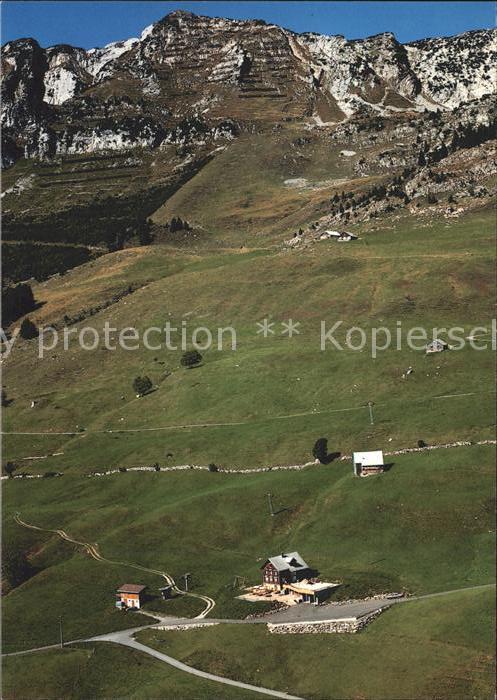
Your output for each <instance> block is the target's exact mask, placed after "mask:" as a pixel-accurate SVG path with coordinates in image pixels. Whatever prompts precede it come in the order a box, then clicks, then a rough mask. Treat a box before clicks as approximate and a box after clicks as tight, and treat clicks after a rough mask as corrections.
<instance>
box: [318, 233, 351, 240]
mask: <svg viewBox="0 0 497 700" xmlns="http://www.w3.org/2000/svg"><path fill="white" fill-rule="evenodd" d="M330 238H334V239H335V240H336V241H356V240H357V238H358V237H357V236H356V235H354V234H353V233H350V231H325V232H324V233H323V234H321V236H320V239H321V240H322V241H325V240H327V239H330Z"/></svg>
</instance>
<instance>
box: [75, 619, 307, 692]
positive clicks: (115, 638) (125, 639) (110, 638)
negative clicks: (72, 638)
mask: <svg viewBox="0 0 497 700" xmlns="http://www.w3.org/2000/svg"><path fill="white" fill-rule="evenodd" d="M197 624H198V621H197ZM207 624H209V623H207ZM141 629H143V628H141ZM136 631H137V630H124V631H122V632H114V633H112V634H107V635H100V636H98V637H93V638H92V639H88V640H87V641H88V642H113V643H114V644H122V645H124V646H127V647H131V649H136V650H137V651H141V652H143V653H144V654H148V655H149V656H153V657H154V658H156V659H158V660H159V661H163V662H164V663H166V664H169V665H170V666H174V668H177V669H179V670H180V671H184V672H185V673H190V674H191V675H193V676H198V677H199V678H205V679H206V680H208V681H215V682H216V683H224V684H225V685H232V686H235V687H236V688H242V689H243V690H252V691H253V692H255V693H260V694H262V695H270V696H271V697H273V698H284V699H285V700H302V698H298V697H297V696H295V695H288V693H281V692H279V691H278V690H269V689H268V688H261V687H259V686H256V685H250V684H249V683H242V682H241V681H234V680H232V679H231V678H224V677H223V676H216V675H214V674H213V673H207V672H206V671H200V670H199V669H197V668H193V667H192V666H187V664H184V663H183V662H182V661H178V660H177V659H175V658H173V657H172V656H168V655H167V654H163V653H162V652H160V651H157V650H156V649H152V648H151V647H147V646H145V644H141V643H140V642H137V641H136V639H133V637H132V635H133V633H134V632H136Z"/></svg>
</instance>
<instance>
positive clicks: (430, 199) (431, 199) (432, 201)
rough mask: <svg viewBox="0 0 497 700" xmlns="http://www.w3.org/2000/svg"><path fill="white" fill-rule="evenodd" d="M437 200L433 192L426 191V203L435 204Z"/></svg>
mask: <svg viewBox="0 0 497 700" xmlns="http://www.w3.org/2000/svg"><path fill="white" fill-rule="evenodd" d="M437 202H438V199H437V198H436V197H435V195H434V194H433V192H429V193H428V204H436V203H437Z"/></svg>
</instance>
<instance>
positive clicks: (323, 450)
mask: <svg viewBox="0 0 497 700" xmlns="http://www.w3.org/2000/svg"><path fill="white" fill-rule="evenodd" d="M312 456H313V457H314V459H317V460H319V461H320V462H321V464H325V463H326V459H327V457H328V440H327V439H326V438H319V439H318V440H316V442H315V443H314V447H313V448H312Z"/></svg>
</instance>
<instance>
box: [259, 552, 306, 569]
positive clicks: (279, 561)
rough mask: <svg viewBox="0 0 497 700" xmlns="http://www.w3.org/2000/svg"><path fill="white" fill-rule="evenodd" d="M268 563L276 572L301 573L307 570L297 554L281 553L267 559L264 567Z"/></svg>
mask: <svg viewBox="0 0 497 700" xmlns="http://www.w3.org/2000/svg"><path fill="white" fill-rule="evenodd" d="M268 561H269V562H271V564H272V565H273V566H274V568H275V569H276V571H301V570H302V569H308V568H309V567H308V566H307V564H306V563H305V561H304V560H303V559H302V557H301V556H300V554H299V553H298V552H290V553H289V554H284V553H281V554H278V555H277V556H275V557H269V559H268V560H267V561H266V563H265V564H264V566H265V565H266V564H267V563H268Z"/></svg>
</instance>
